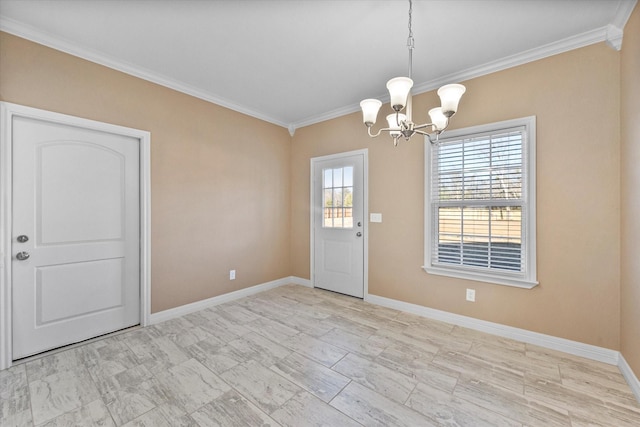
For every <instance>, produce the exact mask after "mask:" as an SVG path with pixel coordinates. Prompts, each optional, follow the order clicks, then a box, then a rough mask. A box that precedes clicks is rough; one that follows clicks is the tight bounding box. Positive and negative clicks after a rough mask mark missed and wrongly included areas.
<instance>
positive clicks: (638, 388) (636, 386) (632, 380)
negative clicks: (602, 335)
mask: <svg viewBox="0 0 640 427" xmlns="http://www.w3.org/2000/svg"><path fill="white" fill-rule="evenodd" d="M618 369H620V372H622V376H623V377H624V379H625V380H627V384H629V387H631V391H633V394H634V395H635V396H636V400H637V401H638V402H640V380H638V377H636V374H635V373H634V372H633V370H632V369H631V366H629V364H628V363H627V361H626V359H625V358H624V356H623V355H622V354H620V359H619V360H618Z"/></svg>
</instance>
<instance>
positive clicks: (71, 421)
mask: <svg viewBox="0 0 640 427" xmlns="http://www.w3.org/2000/svg"><path fill="white" fill-rule="evenodd" d="M79 425H86V426H104V427H116V424H115V423H114V421H113V419H112V418H111V415H110V414H109V410H108V409H107V407H106V406H105V405H104V403H103V402H102V400H100V399H98V400H94V401H93V402H90V403H88V404H87V405H85V406H81V407H80V408H78V409H75V410H73V411H70V412H67V413H65V414H63V415H60V416H59V417H57V418H55V419H53V420H51V421H49V422H47V423H45V424H42V425H41V426H40V427H63V426H65V427H66V426H79Z"/></svg>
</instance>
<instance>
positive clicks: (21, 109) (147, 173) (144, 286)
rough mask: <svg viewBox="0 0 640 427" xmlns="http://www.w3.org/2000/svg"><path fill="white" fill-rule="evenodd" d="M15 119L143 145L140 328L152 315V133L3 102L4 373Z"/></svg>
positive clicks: (8, 342)
mask: <svg viewBox="0 0 640 427" xmlns="http://www.w3.org/2000/svg"><path fill="white" fill-rule="evenodd" d="M14 117H25V118H31V119H36V120H42V121H48V122H52V123H57V124H63V125H69V126H77V127H82V128H85V129H92V130H96V131H101V132H108V133H113V134H117V135H122V136H128V137H132V138H136V139H138V141H139V144H140V145H139V149H140V325H141V326H147V325H148V324H149V317H150V315H151V162H150V158H151V155H150V151H151V150H150V149H151V147H150V146H151V133H150V132H147V131H143V130H138V129H132V128H127V127H123V126H118V125H112V124H108V123H103V122H98V121H95V120H89V119H84V118H80V117H75V116H70V115H66V114H60V113H54V112H51V111H46V110H41V109H37V108H32V107H27V106H24V105H18V104H12V103H9V102H2V101H0V131H1V133H0V171H1V173H0V312H1V314H0V370H2V369H6V368H10V367H11V365H12V363H13V356H12V340H13V326H12V312H11V310H12V280H13V278H12V272H11V268H12V266H11V260H12V257H13V254H12V251H11V246H12V241H11V240H12V239H11V234H12V231H11V227H12V215H13V196H12V191H13V179H12V175H13V174H12V163H13V155H12V134H13V129H12V124H13V118H14Z"/></svg>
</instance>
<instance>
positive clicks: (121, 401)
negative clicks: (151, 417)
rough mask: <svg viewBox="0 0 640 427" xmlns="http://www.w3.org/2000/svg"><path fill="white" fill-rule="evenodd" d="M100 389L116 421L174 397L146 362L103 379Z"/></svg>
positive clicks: (132, 417) (140, 412)
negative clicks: (143, 364)
mask: <svg viewBox="0 0 640 427" xmlns="http://www.w3.org/2000/svg"><path fill="white" fill-rule="evenodd" d="M98 389H99V390H100V395H101V397H102V400H103V401H104V402H105V404H106V405H107V408H108V409H109V412H110V413H111V416H112V417H113V419H114V421H115V422H116V424H117V425H122V424H126V423H128V422H129V421H132V420H134V419H136V418H138V417H140V416H141V415H143V414H145V413H147V412H148V411H150V410H152V409H153V408H155V407H157V406H158V405H162V404H164V403H166V402H167V401H169V400H170V399H171V396H170V395H168V394H167V391H166V390H165V388H164V387H162V385H161V384H160V382H158V380H157V379H156V378H155V377H154V376H153V375H152V374H151V373H150V372H149V371H148V370H147V369H146V368H145V367H144V366H138V367H136V368H132V369H129V370H127V371H125V372H123V373H120V374H117V375H115V376H113V377H111V378H109V379H106V380H103V381H101V382H100V383H99V384H98Z"/></svg>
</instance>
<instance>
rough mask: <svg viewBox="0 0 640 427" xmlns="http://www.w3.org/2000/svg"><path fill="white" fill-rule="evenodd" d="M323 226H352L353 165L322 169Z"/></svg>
mask: <svg viewBox="0 0 640 427" xmlns="http://www.w3.org/2000/svg"><path fill="white" fill-rule="evenodd" d="M322 192H323V196H322V197H323V201H322V206H323V209H324V221H323V227H325V228H353V166H346V167H342V168H335V169H324V170H323V171H322Z"/></svg>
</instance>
